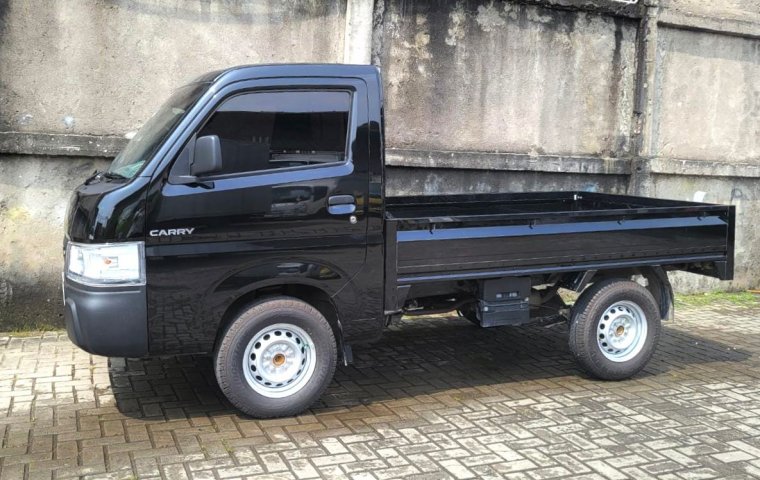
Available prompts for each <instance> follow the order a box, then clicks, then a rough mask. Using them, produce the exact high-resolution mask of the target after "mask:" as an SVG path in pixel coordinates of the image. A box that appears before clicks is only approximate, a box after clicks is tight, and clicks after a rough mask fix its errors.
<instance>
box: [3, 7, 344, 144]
mask: <svg viewBox="0 0 760 480" xmlns="http://www.w3.org/2000/svg"><path fill="white" fill-rule="evenodd" d="M2 3H3V6H0V9H2V13H0V14H1V15H2V18H3V22H2V26H1V27H0V42H2V48H0V65H2V79H1V80H0V81H1V82H2V83H1V84H0V130H13V131H24V132H26V131H29V132H40V131H42V132H71V133H87V134H103V135H113V134H118V135H122V134H124V133H125V132H128V131H130V130H134V129H135V128H136V127H137V126H139V124H140V123H141V122H143V121H145V120H146V119H147V118H148V117H149V116H150V115H151V114H152V113H153V112H154V111H155V109H156V108H157V107H158V105H160V104H161V102H162V101H163V100H164V99H165V98H166V97H167V96H168V94H169V92H170V91H171V90H173V89H175V88H177V87H178V86H180V85H181V84H183V83H186V82H188V81H190V80H192V79H193V78H195V77H197V76H199V75H201V74H203V73H205V72H208V71H210V70H214V69H219V68H226V67H228V66H230V65H239V64H247V63H273V62H339V61H341V59H342V58H343V34H344V24H345V10H346V2H345V0H343V1H340V0H336V1H321V0H257V1H255V2H249V1H229V0H207V1H190V0H116V1H110V0H82V1H53V2H51V1H49V0H9V1H4V2H2Z"/></svg>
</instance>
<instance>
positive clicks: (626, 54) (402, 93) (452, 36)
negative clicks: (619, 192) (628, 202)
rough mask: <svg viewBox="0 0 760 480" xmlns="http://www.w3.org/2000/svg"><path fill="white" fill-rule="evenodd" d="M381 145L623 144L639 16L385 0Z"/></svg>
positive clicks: (616, 147)
mask: <svg viewBox="0 0 760 480" xmlns="http://www.w3.org/2000/svg"><path fill="white" fill-rule="evenodd" d="M386 5H387V6H386V10H385V21H384V23H383V27H382V28H383V38H384V39H385V48H384V50H383V54H382V57H381V59H382V64H383V70H384V73H385V81H386V84H387V94H386V98H387V101H386V108H387V110H386V111H387V115H388V117H387V118H388V122H387V126H386V135H387V142H388V144H389V145H391V146H393V147H401V148H415V149H424V150H430V149H432V150H472V151H502V152H504V151H506V152H526V153H527V152H537V153H553V154H596V155H620V154H625V153H626V152H627V151H628V146H629V138H630V137H629V133H630V129H631V113H630V112H631V109H632V102H633V89H634V74H635V71H634V69H633V68H631V66H632V65H633V63H634V55H635V46H634V40H635V36H636V23H635V22H633V21H629V20H626V19H621V18H613V17H603V16H599V15H594V14H587V13H585V12H578V11H562V10H553V9H549V8H542V7H537V6H530V5H520V4H513V3H509V2H497V3H494V2H490V3H489V2H481V1H467V2H457V3H456V5H455V6H451V7H450V8H447V7H446V4H445V3H444V2H429V1H427V0H419V1H409V0H405V1H403V2H395V1H394V2H386Z"/></svg>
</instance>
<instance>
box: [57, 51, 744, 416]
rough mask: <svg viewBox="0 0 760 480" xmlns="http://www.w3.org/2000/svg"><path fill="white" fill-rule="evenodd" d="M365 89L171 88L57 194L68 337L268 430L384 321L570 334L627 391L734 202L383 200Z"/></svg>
mask: <svg viewBox="0 0 760 480" xmlns="http://www.w3.org/2000/svg"><path fill="white" fill-rule="evenodd" d="M381 85H382V83H381V78H380V73H379V71H378V70H377V69H376V68H374V67H371V66H352V65H260V66H245V67H236V68H231V69H228V70H224V71H218V72H212V73H209V74H207V75H204V76H203V77H201V78H199V79H197V80H196V81H195V82H193V83H191V84H189V85H187V86H184V87H182V88H180V89H178V90H177V91H176V92H175V93H174V94H173V95H172V96H171V97H170V98H169V100H168V101H167V102H166V103H165V104H164V106H163V107H161V109H160V110H159V111H158V112H157V113H156V114H155V115H154V116H153V117H151V119H150V120H148V121H147V122H146V123H145V125H144V126H143V127H142V128H141V129H140V131H139V132H138V133H137V134H136V135H135V136H134V137H133V138H132V140H131V141H130V142H129V144H128V145H127V146H126V148H125V149H124V150H123V151H122V152H121V153H120V154H119V155H118V157H117V158H116V159H115V160H114V161H113V163H112V164H111V166H110V168H109V169H108V170H107V171H105V172H101V173H96V174H94V175H93V176H92V177H90V178H89V179H87V180H86V181H85V182H84V183H83V184H82V185H81V186H79V187H78V188H77V189H76V191H75V192H74V194H73V195H72V197H71V203H70V205H69V209H68V213H67V215H66V227H65V229H66V230H65V231H66V234H65V242H64V255H65V264H64V275H63V277H64V280H63V282H64V298H65V318H66V326H67V329H68V334H69V337H70V338H71V340H72V341H73V342H74V343H76V344H77V345H79V346H80V347H81V348H83V349H85V350H87V351H88V352H91V353H94V354H98V355H109V356H126V357H143V356H149V355H168V354H188V353H191V354H197V353H208V354H211V355H213V362H214V366H215V371H216V376H217V379H218V381H219V385H220V386H221V388H222V390H223V392H224V393H225V395H227V397H228V398H229V400H230V401H231V402H232V403H233V404H234V405H236V406H237V407H238V408H240V410H242V411H244V412H246V413H248V414H250V415H253V416H257V417H272V416H281V415H292V414H297V413H299V412H301V411H303V410H304V409H306V408H308V407H309V405H310V404H312V403H313V402H314V401H315V400H317V399H318V398H319V397H320V395H321V394H322V392H323V391H324V389H325V388H326V387H327V385H328V384H329V383H330V381H331V378H332V376H333V372H334V370H335V367H336V363H337V361H338V360H339V359H340V360H342V361H343V362H345V363H349V362H351V360H352V347H353V346H356V345H358V344H363V343H367V342H371V341H372V340H375V339H377V338H378V337H379V336H380V335H381V332H382V330H383V328H384V327H385V326H386V325H388V324H389V323H390V322H391V321H393V320H394V319H396V318H399V317H400V316H402V315H419V314H429V313H440V312H457V313H458V314H459V315H461V316H462V317H465V318H467V319H468V320H470V321H472V322H473V323H474V324H476V325H479V326H481V327H496V326H506V325H521V324H525V323H528V322H544V323H551V322H560V321H563V322H567V323H568V326H569V344H570V350H571V351H572V353H573V355H574V356H575V358H576V359H577V361H578V363H579V364H580V366H581V367H582V368H583V369H585V370H586V371H587V372H588V373H590V374H591V375H594V376H596V377H599V378H602V379H609V380H614V379H623V378H627V377H630V376H631V375H633V374H635V373H637V372H638V371H640V370H641V369H642V368H643V367H644V366H645V364H646V363H647V361H648V360H649V359H650V358H651V356H652V354H653V352H654V349H655V345H656V344H657V340H658V336H659V334H660V324H661V320H662V319H667V318H669V317H671V316H672V314H673V293H672V289H671V287H670V284H669V282H668V277H667V273H666V272H667V271H669V270H683V271H688V272H695V273H699V274H703V275H709V276H713V277H717V278H720V279H731V277H732V275H733V248H734V247H733V243H734V208H733V207H731V206H721V205H708V204H703V203H691V202H680V201H672V200H659V199H650V198H639V197H629V196H619V195H605V194H600V193H588V192H556V193H505V194H478V195H439V196H408V197H388V196H386V195H385V190H384V171H383V158H384V151H383V148H384V143H383V104H382V87H381ZM560 289H566V290H570V291H575V292H578V293H579V295H580V296H579V297H578V299H577V301H576V302H575V303H574V305H572V306H569V305H567V304H566V303H565V302H564V301H563V296H561V295H560V294H559V293H560Z"/></svg>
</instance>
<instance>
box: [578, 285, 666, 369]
mask: <svg viewBox="0 0 760 480" xmlns="http://www.w3.org/2000/svg"><path fill="white" fill-rule="evenodd" d="M660 329H661V320H660V310H659V308H658V306H657V302H656V301H655V299H654V297H653V296H652V294H651V293H650V292H649V291H648V290H647V289H646V288H644V287H642V286H641V285H639V284H638V283H635V282H631V281H629V280H621V279H608V280H602V281H601V282H598V283H595V284H594V285H592V286H591V287H589V289H588V290H586V291H585V292H583V295H581V297H580V298H579V299H578V301H577V302H576V304H575V306H574V307H573V310H572V315H571V323H570V335H569V343H570V350H571V351H572V353H573V355H574V356H575V359H576V360H577V361H578V363H579V364H580V366H581V367H582V368H583V369H584V370H586V371H587V372H588V373H590V374H591V375H593V376H595V377H597V378H600V379H603V380H621V379H624V378H629V377H632V376H633V375H635V374H636V373H638V372H639V371H641V370H642V369H643V368H644V367H645V366H646V364H647V362H649V360H650V359H651V358H652V355H653V354H654V351H655V348H656V346H657V342H658V340H659V337H660Z"/></svg>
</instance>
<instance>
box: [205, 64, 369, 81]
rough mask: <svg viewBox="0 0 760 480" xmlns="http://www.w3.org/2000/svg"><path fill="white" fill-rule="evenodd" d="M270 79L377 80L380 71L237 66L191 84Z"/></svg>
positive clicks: (326, 66)
mask: <svg viewBox="0 0 760 480" xmlns="http://www.w3.org/2000/svg"><path fill="white" fill-rule="evenodd" d="M272 77H359V78H367V77H371V78H375V79H379V77H380V69H379V68H378V67H376V66H375V65H348V64H341V63H272V64H261V65H238V66H235V67H230V68H226V69H223V70H214V71H211V72H208V73H205V74H203V75H201V76H200V77H198V78H196V79H195V80H194V81H193V82H192V83H217V82H219V83H222V84H229V83H233V82H239V81H242V80H254V79H257V78H272Z"/></svg>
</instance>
